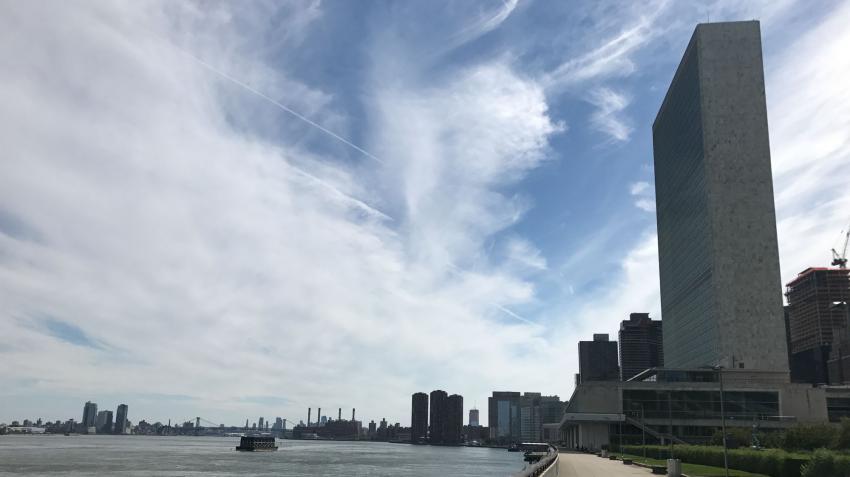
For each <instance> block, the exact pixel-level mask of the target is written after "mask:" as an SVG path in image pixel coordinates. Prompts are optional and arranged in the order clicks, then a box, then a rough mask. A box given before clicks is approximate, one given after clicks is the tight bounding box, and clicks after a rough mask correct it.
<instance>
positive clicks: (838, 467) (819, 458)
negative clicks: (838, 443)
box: [800, 449, 850, 477]
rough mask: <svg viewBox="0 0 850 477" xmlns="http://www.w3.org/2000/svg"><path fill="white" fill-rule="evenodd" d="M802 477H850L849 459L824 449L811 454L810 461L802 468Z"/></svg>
mask: <svg viewBox="0 0 850 477" xmlns="http://www.w3.org/2000/svg"><path fill="white" fill-rule="evenodd" d="M800 475H801V476H802V477H826V476H829V477H850V457H848V456H844V455H836V454H835V453H834V452H830V451H828V450H826V449H819V450H816V451H815V452H814V454H812V460H810V461H809V463H808V464H806V465H804V466H803V471H802V473H801V474H800Z"/></svg>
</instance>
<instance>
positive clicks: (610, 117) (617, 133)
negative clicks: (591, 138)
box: [588, 87, 634, 142]
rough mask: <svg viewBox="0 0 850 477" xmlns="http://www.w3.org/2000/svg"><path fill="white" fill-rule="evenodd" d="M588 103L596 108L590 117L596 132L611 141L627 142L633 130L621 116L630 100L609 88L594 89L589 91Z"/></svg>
mask: <svg viewBox="0 0 850 477" xmlns="http://www.w3.org/2000/svg"><path fill="white" fill-rule="evenodd" d="M588 101H589V102H590V103H591V104H593V105H594V106H595V107H596V111H594V112H593V113H592V114H591V116H590V123H591V125H592V126H593V127H594V129H596V130H597V131H599V132H601V133H603V134H605V135H607V136H608V137H609V138H610V139H611V140H613V141H619V142H623V141H628V140H629V136H630V135H631V133H632V131H633V130H634V128H632V127H631V126H630V125H629V124H628V122H627V120H626V119H625V118H624V117H623V116H622V113H623V111H624V110H625V109H626V108H627V107H628V105H629V103H630V102H631V98H629V97H628V96H626V95H625V94H623V93H620V92H617V91H614V90H612V89H609V88H604V87H603V88H596V89H594V90H592V91H590V94H589V96H588Z"/></svg>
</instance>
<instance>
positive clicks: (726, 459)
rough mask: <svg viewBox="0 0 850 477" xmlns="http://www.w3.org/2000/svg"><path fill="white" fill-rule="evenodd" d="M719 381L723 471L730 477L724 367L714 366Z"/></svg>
mask: <svg viewBox="0 0 850 477" xmlns="http://www.w3.org/2000/svg"><path fill="white" fill-rule="evenodd" d="M713 369H714V371H715V372H716V373H717V380H718V381H719V382H720V430H721V432H723V471H724V472H725V473H726V477H729V452H728V450H727V447H726V407H725V405H724V403H723V401H724V399H723V366H714V367H713Z"/></svg>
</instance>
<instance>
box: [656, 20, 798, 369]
mask: <svg viewBox="0 0 850 477" xmlns="http://www.w3.org/2000/svg"><path fill="white" fill-rule="evenodd" d="M652 139H653V156H654V159H655V195H656V202H657V220H658V259H659V271H660V276H661V309H662V316H663V322H664V360H665V366H667V367H671V368H696V367H700V366H705V365H722V366H724V367H726V368H736V369H737V368H744V369H758V370H765V371H779V372H786V373H787V371H788V356H787V353H786V349H785V346H782V343H784V324H783V312H782V295H781V282H780V276H779V256H778V251H777V243H776V214H775V211H774V203H773V182H772V178H771V168H770V144H769V142H768V129H767V109H766V106H765V94H764V72H763V67H762V53H761V34H760V29H759V23H758V22H756V21H749V22H731V23H709V24H700V25H698V26H697V28H696V30H695V31H694V34H693V36H692V37H691V40H690V43H689V44H688V47H687V49H686V50H685V54H684V56H683V57H682V60H681V62H680V63H679V67H678V69H677V70H676V74H675V76H674V77H673V81H672V83H671V84H670V88H669V89H668V91H667V95H666V97H665V98H664V102H663V103H662V105H661V109H660V110H659V112H658V115H657V116H656V118H655V123H654V124H653V126H652Z"/></svg>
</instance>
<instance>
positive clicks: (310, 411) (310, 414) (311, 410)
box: [307, 407, 313, 427]
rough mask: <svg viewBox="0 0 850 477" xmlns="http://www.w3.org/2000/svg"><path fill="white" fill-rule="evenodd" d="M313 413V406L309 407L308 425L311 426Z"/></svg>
mask: <svg viewBox="0 0 850 477" xmlns="http://www.w3.org/2000/svg"><path fill="white" fill-rule="evenodd" d="M312 414H313V408H312V407H308V408H307V427H310V417H311V416H312Z"/></svg>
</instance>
